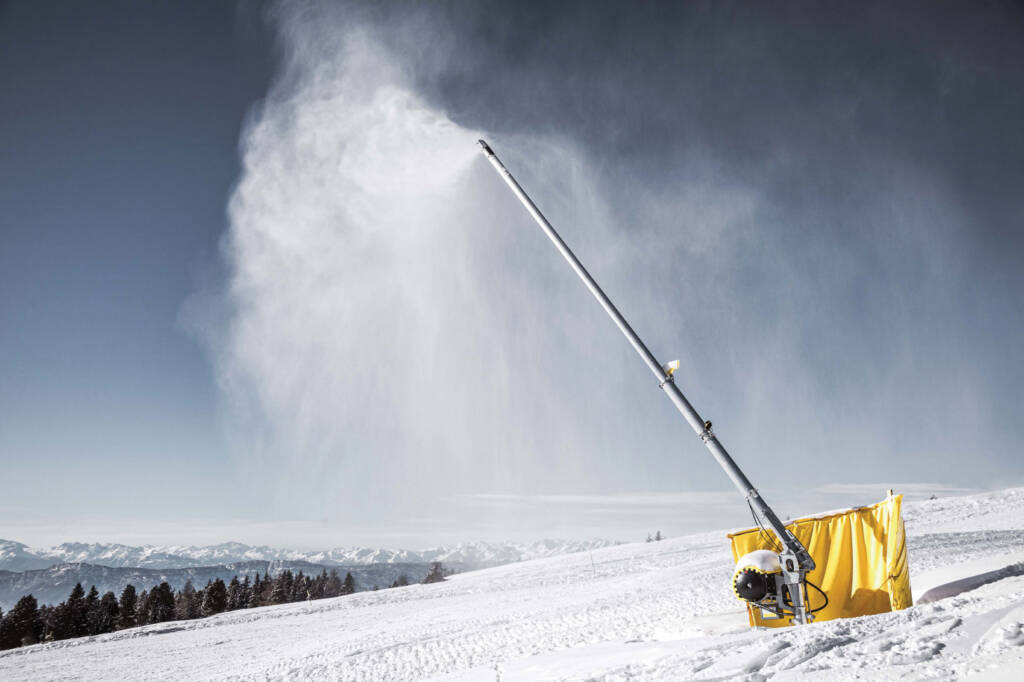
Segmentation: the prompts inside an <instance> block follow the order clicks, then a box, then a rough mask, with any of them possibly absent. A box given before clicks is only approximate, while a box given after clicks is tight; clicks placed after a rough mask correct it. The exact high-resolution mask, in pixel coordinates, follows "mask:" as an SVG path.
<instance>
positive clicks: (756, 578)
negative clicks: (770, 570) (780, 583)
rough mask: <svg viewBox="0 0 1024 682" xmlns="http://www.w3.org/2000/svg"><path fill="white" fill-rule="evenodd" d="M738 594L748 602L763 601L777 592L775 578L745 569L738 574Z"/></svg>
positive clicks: (736, 586) (736, 585)
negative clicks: (770, 594)
mask: <svg viewBox="0 0 1024 682" xmlns="http://www.w3.org/2000/svg"><path fill="white" fill-rule="evenodd" d="M735 588H736V594H737V595H739V597H740V599H744V600H746V601H761V600H762V599H764V598H765V596H767V595H768V594H769V593H771V592H773V591H774V590H775V579H774V576H771V575H766V574H764V573H761V572H760V571H756V570H754V569H752V568H744V569H743V570H742V571H740V572H739V573H737V574H736V584H735Z"/></svg>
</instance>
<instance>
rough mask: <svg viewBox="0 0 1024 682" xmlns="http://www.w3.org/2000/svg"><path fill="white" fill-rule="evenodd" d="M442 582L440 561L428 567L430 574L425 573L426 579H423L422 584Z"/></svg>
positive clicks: (442, 568)
mask: <svg viewBox="0 0 1024 682" xmlns="http://www.w3.org/2000/svg"><path fill="white" fill-rule="evenodd" d="M443 581H444V566H442V565H441V562H440V561H435V562H434V563H433V564H431V565H430V572H429V573H427V577H426V578H424V579H423V584H424V585H427V584H429V583H439V582H443Z"/></svg>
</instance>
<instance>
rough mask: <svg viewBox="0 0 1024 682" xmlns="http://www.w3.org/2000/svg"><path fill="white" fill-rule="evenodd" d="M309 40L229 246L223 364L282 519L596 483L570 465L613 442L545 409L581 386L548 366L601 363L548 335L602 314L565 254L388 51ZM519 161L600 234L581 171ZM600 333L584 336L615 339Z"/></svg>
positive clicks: (562, 163)
mask: <svg viewBox="0 0 1024 682" xmlns="http://www.w3.org/2000/svg"><path fill="white" fill-rule="evenodd" d="M300 19H301V17H299V18H298V19H296V18H295V17H293V18H292V21H286V22H284V24H283V29H282V33H283V42H284V45H285V48H286V55H287V56H286V64H285V68H284V71H283V73H282V75H281V76H280V78H279V80H278V82H277V83H276V85H275V87H274V89H273V90H272V92H271V93H270V95H269V97H268V98H267V100H266V102H265V103H264V105H263V106H262V108H261V110H260V111H259V112H258V113H257V114H256V115H255V116H254V117H253V120H252V122H251V124H250V126H249V127H248V129H247V131H246V133H245V135H244V139H243V159H244V173H243V177H242V179H241V181H240V183H239V185H238V187H237V190H236V192H235V194H234V196H233V198H232V201H231V204H230V232H229V234H228V236H227V238H226V240H225V252H226V256H227V258H228V260H229V264H230V267H231V281H230V287H229V291H228V294H227V302H228V306H229V308H230V318H231V323H230V327H229V328H228V329H227V331H226V332H225V333H224V334H223V335H222V337H221V338H219V339H218V340H217V343H216V345H215V351H216V354H217V367H218V372H219V378H220V382H221V385H222V387H223V389H224V390H225V392H226V395H227V396H228V397H229V399H230V404H231V407H232V415H233V418H234V424H235V427H236V429H235V435H236V436H237V440H238V452H239V453H240V455H241V461H242V463H243V465H244V467H245V468H247V469H249V470H250V471H252V472H253V474H254V476H253V480H254V481H259V480H263V481H268V480H270V481H273V482H274V484H273V489H272V490H268V491H267V492H268V493H273V495H274V496H276V502H277V503H278V504H280V505H282V506H284V505H302V506H304V507H305V508H307V509H308V508H309V507H310V506H313V508H314V509H318V510H319V513H321V514H323V515H325V516H326V515H331V514H337V513H339V510H341V509H349V510H351V509H354V508H355V509H361V510H365V511H364V512H363V513H365V514H368V515H371V516H372V515H377V514H379V513H380V510H381V509H388V510H389V511H390V512H392V513H397V514H407V515H413V514H416V515H419V514H421V513H423V512H424V509H423V507H424V505H428V504H431V503H432V501H433V502H435V503H436V501H437V500H444V499H446V498H447V497H450V496H452V495H455V494H457V493H458V492H460V491H467V490H468V491H471V492H476V491H479V490H502V489H509V488H512V489H515V488H516V486H522V485H527V484H530V485H531V486H534V485H536V481H538V480H539V479H540V472H541V471H546V472H548V475H554V476H556V477H558V478H559V479H560V480H562V481H565V480H569V479H572V480H576V481H583V480H586V479H587V471H586V469H585V468H584V467H582V466H580V457H579V456H572V455H570V454H568V453H569V452H570V450H572V451H578V452H586V451H587V450H588V449H590V450H591V451H593V450H596V449H598V439H599V438H600V434H590V435H587V434H586V433H585V429H584V428H582V427H581V425H580V419H578V418H576V417H574V415H573V414H572V413H569V412H567V411H566V410H567V409H572V408H566V407H565V406H564V405H559V404H557V403H556V402H555V401H545V400H543V399H541V400H538V397H543V396H551V395H555V394H558V393H559V392H560V391H559V388H558V383H559V382H564V385H569V382H571V381H572V378H571V375H570V372H572V371H573V368H571V367H569V368H561V367H559V366H558V365H557V364H555V363H553V362H550V361H548V360H547V359H546V358H547V357H548V356H549V355H550V353H549V350H548V349H546V347H545V346H546V345H548V344H559V345H561V346H562V347H572V346H573V344H574V343H575V345H576V346H577V347H578V348H579V354H580V362H581V363H587V362H591V363H598V362H599V360H597V359H596V358H595V352H596V353H597V354H598V355H600V350H601V349H600V347H599V346H598V347H597V348H598V350H597V351H592V350H591V349H590V348H588V347H587V344H583V347H580V344H579V343H578V341H577V342H569V341H567V340H566V339H565V338H564V336H563V334H562V333H560V332H558V331H555V332H547V331H544V330H543V327H544V323H542V322H538V321H537V319H536V317H535V316H536V315H537V311H538V310H540V311H541V315H542V316H544V317H546V319H548V320H555V319H558V318H559V317H563V316H569V317H577V316H578V314H577V313H576V312H573V311H572V309H573V308H575V307H578V303H577V301H578V300H580V296H582V295H584V294H582V293H581V292H580V291H577V290H576V288H575V287H573V286H572V282H569V281H568V280H566V279H562V278H558V279H561V280H562V281H560V282H558V281H556V282H552V275H551V272H554V273H555V274H563V273H562V272H561V270H558V269H556V268H553V267H551V266H552V261H551V260H550V258H549V257H547V258H540V257H537V254H544V256H548V255H549V254H548V253H547V251H546V248H547V247H546V245H545V244H543V243H542V240H541V239H540V238H539V236H538V235H536V234H534V232H533V231H532V230H531V231H527V229H524V228H529V224H528V222H527V218H526V217H525V214H524V213H523V212H522V211H521V209H519V208H518V207H516V206H514V204H513V200H512V199H511V197H509V196H508V195H507V192H506V190H505V189H504V188H503V187H501V186H499V185H500V183H499V182H498V181H497V179H496V178H495V177H494V176H493V173H492V171H491V170H490V169H489V168H487V167H486V163H485V162H484V161H483V160H482V159H480V158H479V150H478V148H477V146H476V144H475V142H476V139H477V138H478V137H480V136H481V135H480V133H479V132H478V131H473V130H467V129H465V128H463V127H461V126H459V125H457V124H455V123H453V122H452V121H451V120H450V119H449V118H448V117H447V116H446V115H445V113H444V112H443V111H440V110H438V109H436V108H434V107H432V106H431V105H430V104H429V103H427V102H425V101H424V100H423V99H422V98H421V97H420V96H419V95H417V93H416V92H415V91H414V90H413V89H412V87H411V86H410V85H409V84H408V83H407V82H406V79H405V76H404V75H403V71H402V69H401V68H400V67H399V65H398V63H397V62H396V61H395V60H394V59H393V58H392V57H391V56H390V55H389V54H388V53H387V51H386V50H385V49H384V48H383V47H382V46H381V45H380V43H378V42H377V41H375V40H374V38H373V35H372V33H371V32H369V31H366V30H360V29H351V28H350V29H347V30H345V31H341V32H340V33H339V34H338V36H335V39H334V40H332V41H329V42H317V41H316V40H311V39H310V35H309V30H310V27H309V26H308V24H303V23H302V21H301V20H300ZM339 36H340V37H339ZM515 147H516V148H517V149H519V150H524V152H525V153H529V154H531V155H532V158H533V159H534V160H535V162H536V167H538V168H539V169H540V170H539V175H538V176H537V177H543V178H546V180H545V182H544V184H545V185H551V186H557V191H558V192H559V193H560V195H561V196H563V197H565V198H564V199H563V200H562V202H554V201H553V202H550V203H549V205H552V206H553V207H554V208H555V209H556V210H557V209H559V208H562V209H564V207H565V206H567V205H570V206H575V208H574V211H576V217H578V218H583V219H589V222H590V223H591V226H592V227H596V231H597V232H600V230H601V229H602V227H601V226H602V225H604V224H607V220H605V219H604V218H603V217H602V216H601V215H600V213H601V211H602V207H601V203H600V202H598V201H596V200H594V198H593V197H589V198H588V200H587V201H585V202H584V201H581V200H580V194H581V192H585V191H586V190H585V189H582V188H588V187H589V186H590V183H589V182H588V180H587V178H586V177H585V175H584V174H583V173H582V171H581V167H582V163H581V162H580V161H579V158H578V155H576V154H575V153H573V152H571V151H570V150H569V148H568V147H567V146H565V145H560V144H558V143H555V142H552V141H551V140H543V141H542V140H534V139H518V140H516V144H515ZM474 164H478V165H474ZM471 170H472V171H473V172H469V171H471ZM562 178H568V179H562ZM580 206H587V207H589V208H587V209H583V210H582V211H581V210H580V208H579V207H580ZM524 243H528V245H525V246H524ZM510 254H514V257H512V256H510ZM531 262H532V263H536V265H530V263H531ZM545 271H547V272H546V273H545ZM567 292H568V293H567ZM567 296H568V297H569V298H568V300H567ZM593 312H594V314H593V315H590V316H588V317H586V318H584V321H583V322H582V327H583V328H584V329H586V328H588V327H589V326H591V325H595V324H603V323H602V321H601V319H600V318H599V314H600V313H599V311H597V310H594V311H593ZM577 322H579V321H578V320H577ZM579 326H580V325H577V328H579ZM605 331H606V330H605ZM597 335H598V333H597V332H596V331H595V332H594V334H593V335H592V336H597ZM601 336H603V337H605V338H608V337H609V335H608V334H601ZM584 338H585V337H584ZM513 373H514V374H515V376H514V380H513V377H512V374H513ZM606 378H607V377H606ZM551 453H559V454H562V453H565V454H564V456H561V457H560V461H559V462H556V463H554V464H551V463H547V462H545V459H546V458H547V457H548V456H549V455H550V454H551ZM531 482H533V483H531ZM268 499H269V498H268ZM396 510H397V512H396ZM345 518H346V519H351V517H345Z"/></svg>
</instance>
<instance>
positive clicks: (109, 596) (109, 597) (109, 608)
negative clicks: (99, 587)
mask: <svg viewBox="0 0 1024 682" xmlns="http://www.w3.org/2000/svg"><path fill="white" fill-rule="evenodd" d="M96 611H97V614H98V617H97V618H96V634H103V633H105V632H113V631H114V630H115V629H116V628H117V617H118V613H119V611H120V609H119V608H118V605H117V597H115V596H114V593H113V592H105V593H104V594H103V596H102V597H100V603H99V606H98V607H97V609H96Z"/></svg>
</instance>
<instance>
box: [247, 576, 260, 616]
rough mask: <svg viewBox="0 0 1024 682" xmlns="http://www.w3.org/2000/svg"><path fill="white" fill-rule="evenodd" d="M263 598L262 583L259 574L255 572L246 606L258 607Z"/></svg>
mask: <svg viewBox="0 0 1024 682" xmlns="http://www.w3.org/2000/svg"><path fill="white" fill-rule="evenodd" d="M262 600H263V583H262V581H260V574H259V573H257V574H256V577H255V578H254V579H253V582H252V590H250V591H249V603H248V604H246V606H247V607H248V608H250V609H254V608H256V607H258V606H259V605H260V604H261V603H262Z"/></svg>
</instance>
